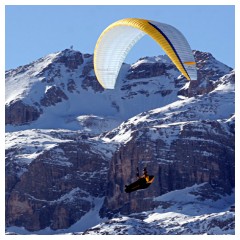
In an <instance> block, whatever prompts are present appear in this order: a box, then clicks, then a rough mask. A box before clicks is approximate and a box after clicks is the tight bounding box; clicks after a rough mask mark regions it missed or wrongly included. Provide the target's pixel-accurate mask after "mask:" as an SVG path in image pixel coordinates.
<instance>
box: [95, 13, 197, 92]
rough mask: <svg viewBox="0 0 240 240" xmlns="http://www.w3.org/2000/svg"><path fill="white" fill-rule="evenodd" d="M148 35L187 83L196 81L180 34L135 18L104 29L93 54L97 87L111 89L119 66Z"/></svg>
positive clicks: (188, 48)
mask: <svg viewBox="0 0 240 240" xmlns="http://www.w3.org/2000/svg"><path fill="white" fill-rule="evenodd" d="M145 34H148V35H149V36H150V37H151V38H153V40H155V41H156V42H157V43H158V44H159V45H160V46H161V47H162V48H163V50H164V51H165V52H166V54H167V55H168V56H169V58H170V59H171V60H172V62H173V63H174V64H175V65H176V67H177V68H178V69H179V71H180V72H181V73H182V74H183V75H184V76H185V77H186V78H187V79H188V80H196V79H197V70H196V63H195V59H194V57H193V54H192V50H191V48H190V46H189V44H188V42H187V40H186V39H185V37H184V36H183V34H182V33H181V32H180V31H178V30H177V29H176V28H174V27H173V26H171V25H168V24H165V23H159V22H156V21H150V20H146V19H139V18H126V19H122V20H119V21H117V22H115V23H113V24H111V25H110V26H108V27H107V28H106V29H105V30H104V31H103V32H102V34H101V35H100V37H99V39H98V41H97V43H96V46H95V50H94V71H95V74H96V76H97V79H98V81H99V83H100V84H101V85H102V86H103V87H104V88H107V89H114V87H115V82H116V79H117V77H118V73H119V71H120V68H121V65H122V63H123V61H124V59H125V58H126V56H127V54H128V52H129V51H130V50H131V49H132V47H133V46H134V45H135V44H136V43H137V42H138V41H139V40H140V39H141V38H142V37H143V36H144V35H145Z"/></svg>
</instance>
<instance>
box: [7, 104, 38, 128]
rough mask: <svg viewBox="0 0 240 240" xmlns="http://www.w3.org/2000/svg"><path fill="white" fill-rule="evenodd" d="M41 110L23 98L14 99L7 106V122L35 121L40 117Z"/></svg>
mask: <svg viewBox="0 0 240 240" xmlns="http://www.w3.org/2000/svg"><path fill="white" fill-rule="evenodd" d="M40 114H41V111H40V110H39V109H38V108H36V107H34V106H31V105H27V104H25V103H23V102H22V101H21V100H17V101H12V102H10V104H9V105H6V106H5V124H14V125H21V124H27V123H30V122H32V121H35V120H37V119H38V118H39V116H40Z"/></svg>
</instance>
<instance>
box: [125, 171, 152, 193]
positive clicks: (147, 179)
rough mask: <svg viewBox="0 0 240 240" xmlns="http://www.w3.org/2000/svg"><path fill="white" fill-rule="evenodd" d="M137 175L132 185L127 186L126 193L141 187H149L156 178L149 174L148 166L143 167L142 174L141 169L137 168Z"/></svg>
mask: <svg viewBox="0 0 240 240" xmlns="http://www.w3.org/2000/svg"><path fill="white" fill-rule="evenodd" d="M137 177H138V179H137V181H135V182H133V183H131V184H130V185H126V186H125V192H126V193H130V192H134V191H137V190H140V189H145V188H148V187H149V186H150V185H151V184H152V182H153V180H154V176H153V175H148V173H147V169H146V168H144V169H143V175H142V176H140V175H139V170H138V168H137Z"/></svg>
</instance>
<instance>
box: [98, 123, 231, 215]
mask: <svg viewBox="0 0 240 240" xmlns="http://www.w3.org/2000/svg"><path fill="white" fill-rule="evenodd" d="M176 132H178V133H177V136H178V137H177V139H176V140H173V141H172V142H171V143H170V144H169V143H168V142H167V141H166V140H165V139H167V138H172V137H174V134H176ZM171 133H172V134H171ZM153 134H154V135H157V136H159V138H156V139H154V140H153V139H151V138H150V139H149V135H153ZM139 166H140V167H141V168H142V169H143V167H145V166H147V169H148V172H149V174H151V175H154V176H155V180H154V182H153V184H152V185H151V186H150V187H149V189H148V191H139V192H136V193H132V194H131V195H128V194H125V193H124V186H125V184H126V183H130V182H133V181H135V179H136V168H137V167H139ZM234 171H235V167H234V134H231V133H230V132H229V130H226V129H225V128H224V127H223V126H222V125H221V124H219V123H218V122H217V121H199V122H197V123H190V124H184V125H180V126H179V125H177V126H175V125H174V126H169V127H168V128H167V129H166V128H159V129H158V128H155V129H154V130H148V129H141V130H135V131H134V133H133V137H132V139H131V140H130V141H129V142H128V143H127V144H126V145H124V146H122V147H121V148H120V149H119V151H118V152H116V153H115V154H114V157H113V159H112V161H111V165H110V171H109V172H110V177H109V179H110V182H109V185H108V193H107V197H106V199H105V203H104V205H103V208H102V209H101V214H102V216H107V217H113V216H114V214H115V213H116V214H118V213H119V212H120V213H121V214H123V215H128V214H130V213H133V212H142V211H148V210H150V209H154V208H155V207H156V206H157V205H158V203H157V202H154V201H149V198H154V197H157V196H159V195H162V194H165V193H167V192H170V191H173V190H176V189H183V188H185V187H189V186H192V185H194V184H195V183H197V184H200V183H205V182H207V183H209V184H210V186H211V188H212V191H215V192H219V193H222V194H223V193H227V194H230V193H231V189H232V188H233V187H234V186H235V180H234V179H235V176H234Z"/></svg>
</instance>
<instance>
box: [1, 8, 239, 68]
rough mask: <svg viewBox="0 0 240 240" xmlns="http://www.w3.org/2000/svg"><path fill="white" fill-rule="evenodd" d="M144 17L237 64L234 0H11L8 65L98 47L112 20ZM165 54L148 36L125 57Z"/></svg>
mask: <svg viewBox="0 0 240 240" xmlns="http://www.w3.org/2000/svg"><path fill="white" fill-rule="evenodd" d="M127 17H138V18H145V19H149V20H155V21H158V22H163V23H168V24H170V25H173V26H174V27H176V28H178V29H179V30H180V31H181V32H182V33H183V34H184V36H185V37H186V38H187V40H188V42H189V44H190V46H191V48H192V49H197V50H200V51H206V52H211V53H212V54H213V56H214V57H215V58H216V59H218V60H219V61H221V62H223V63H225V64H227V65H228V66H231V67H234V66H235V61H234V60H235V33H234V30H235V6H234V5H232V6H231V5H222V6H218V5H195V6H184V5H179V6H178V5H172V6H167V5H165V6H161V5H156V6H137V5H132V6H131V5H128V6H124V5H122V6H101V5H100V6H94V5H90V6H81V5H75V6H73V5H71V6H66V5H65V6H56V5H55V6H54V5H53V6H50V5H48V6H44V5H42V6H39V5H38V6H37V5H35V6H24V5H20V6H14V5H11V6H8V5H6V6H5V69H10V68H15V67H18V66H20V65H24V64H28V63H30V62H32V61H34V60H36V59H38V58H40V57H43V56H45V55H47V54H49V53H53V52H57V51H61V50H64V49H66V48H69V47H70V46H71V45H73V48H74V49H75V50H79V51H81V52H83V53H93V52H94V47H95V44H96V41H97V39H98V37H99V35H100V34H101V32H102V31H103V30H104V29H105V28H106V27H107V26H108V25H109V24H111V23H113V22H115V21H117V20H119V19H122V18H127ZM159 54H163V51H162V49H161V48H160V47H159V46H158V45H157V44H156V43H155V42H154V41H153V40H152V39H150V37H148V36H145V37H144V38H143V39H141V40H140V41H139V42H138V43H137V44H136V46H135V47H134V48H133V49H132V51H131V52H130V53H129V55H128V57H127V59H126V60H125V62H128V63H133V62H135V61H136V60H137V59H139V58H140V57H144V56H156V55H159Z"/></svg>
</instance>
